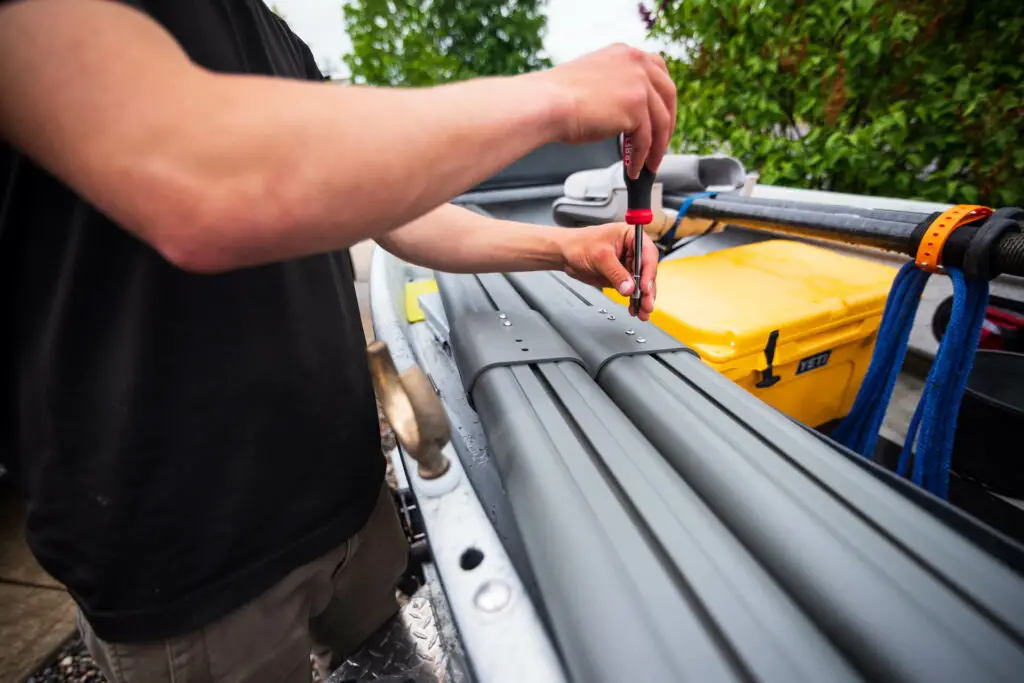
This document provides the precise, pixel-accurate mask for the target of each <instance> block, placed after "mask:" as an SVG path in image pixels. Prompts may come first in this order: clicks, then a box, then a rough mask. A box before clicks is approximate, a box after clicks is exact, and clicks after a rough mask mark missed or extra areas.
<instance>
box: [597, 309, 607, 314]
mask: <svg viewBox="0 0 1024 683" xmlns="http://www.w3.org/2000/svg"><path fill="white" fill-rule="evenodd" d="M597 312H598V313H601V314H604V313H607V312H608V309H607V308H601V309H599V310H598V311H597Z"/></svg>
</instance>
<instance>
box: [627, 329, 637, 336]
mask: <svg viewBox="0 0 1024 683" xmlns="http://www.w3.org/2000/svg"><path fill="white" fill-rule="evenodd" d="M626 334H628V335H630V336H632V335H634V334H636V330H626Z"/></svg>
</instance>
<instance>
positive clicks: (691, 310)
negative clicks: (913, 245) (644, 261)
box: [655, 240, 897, 363]
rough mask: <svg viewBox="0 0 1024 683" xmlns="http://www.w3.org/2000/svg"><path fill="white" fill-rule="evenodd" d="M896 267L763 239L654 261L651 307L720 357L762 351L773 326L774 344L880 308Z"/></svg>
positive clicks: (677, 331) (689, 340)
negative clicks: (654, 299) (655, 288)
mask: <svg viewBox="0 0 1024 683" xmlns="http://www.w3.org/2000/svg"><path fill="white" fill-rule="evenodd" d="M896 272H897V271H896V269H895V268H892V267H890V266H886V265H882V264H879V263H875V262H873V261H867V260H865V259H862V258H857V257H855V256H848V255H846V254H840V253H837V252H835V251H832V250H830V249H827V248H824V247H818V246H814V245H810V244H805V243H802V242H794V241H789V240H769V241H766V242H758V243H755V244H746V245H742V246H737V247H732V248H729V249H725V250H722V251H717V252H713V253H710V254H705V255H703V256H694V257H691V258H683V259H679V260H673V261H666V262H663V263H661V264H660V265H659V266H658V298H657V302H656V304H655V309H656V312H658V313H660V315H661V316H665V317H667V318H669V319H670V320H669V321H666V322H669V323H670V325H671V326H672V327H674V329H672V330H669V331H670V332H671V333H673V334H674V335H675V336H677V338H679V339H680V340H681V341H683V342H684V343H686V344H687V345H689V346H691V347H693V348H694V350H696V351H698V352H699V353H700V354H701V356H702V357H703V358H705V360H708V361H711V362H714V363H723V362H728V361H730V360H732V359H735V358H737V357H740V356H745V355H748V354H750V353H760V352H762V351H763V350H764V348H765V344H766V342H767V339H768V337H769V335H770V334H771V333H772V331H773V330H778V331H779V343H780V344H782V343H784V342H785V341H787V340H794V339H798V338H805V337H807V336H809V335H815V334H822V333H826V332H828V331H829V330H832V329H835V328H837V327H840V326H843V325H848V324H851V323H853V322H856V321H857V320H861V319H863V318H865V317H868V316H870V315H878V314H881V312H882V311H883V310H884V308H885V301H886V298H887V297H888V294H889V288H890V287H891V285H892V281H893V278H895V276H896ZM666 327H667V326H666Z"/></svg>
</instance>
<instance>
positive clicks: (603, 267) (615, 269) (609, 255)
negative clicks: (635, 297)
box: [594, 246, 633, 296]
mask: <svg viewBox="0 0 1024 683" xmlns="http://www.w3.org/2000/svg"><path fill="white" fill-rule="evenodd" d="M594 265H595V266H597V270H598V271H599V272H600V273H601V275H603V276H604V277H605V279H606V280H607V281H608V284H610V285H611V286H612V287H614V288H615V290H616V291H618V293H619V294H621V295H622V296H629V295H630V294H632V293H633V276H632V274H631V273H630V272H629V271H628V270H626V267H625V266H623V265H622V264H621V263H620V262H619V259H618V257H617V255H616V254H615V250H614V249H612V248H611V247H610V246H609V247H608V248H607V249H604V248H602V249H600V250H599V251H598V252H597V254H595V256H594Z"/></svg>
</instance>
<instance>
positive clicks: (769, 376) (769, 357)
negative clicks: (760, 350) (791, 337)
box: [754, 330, 782, 389]
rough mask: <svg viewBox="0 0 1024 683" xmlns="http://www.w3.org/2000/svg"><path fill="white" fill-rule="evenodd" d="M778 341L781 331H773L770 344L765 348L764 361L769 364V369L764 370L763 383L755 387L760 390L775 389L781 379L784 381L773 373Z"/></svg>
mask: <svg viewBox="0 0 1024 683" xmlns="http://www.w3.org/2000/svg"><path fill="white" fill-rule="evenodd" d="M778 341H779V331H778V330H772V333H771V334H770V335H768V344H767V345H765V347H764V359H765V361H767V362H768V367H766V368H765V369H764V373H762V375H761V381H760V382H758V383H757V384H755V385H754V386H756V387H757V388H758V389H767V388H768V387H773V386H775V385H776V384H777V383H778V381H779V380H780V379H782V378H781V377H779V376H778V375H776V374H774V373H773V372H772V363H774V362H775V344H776V342H778Z"/></svg>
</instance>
